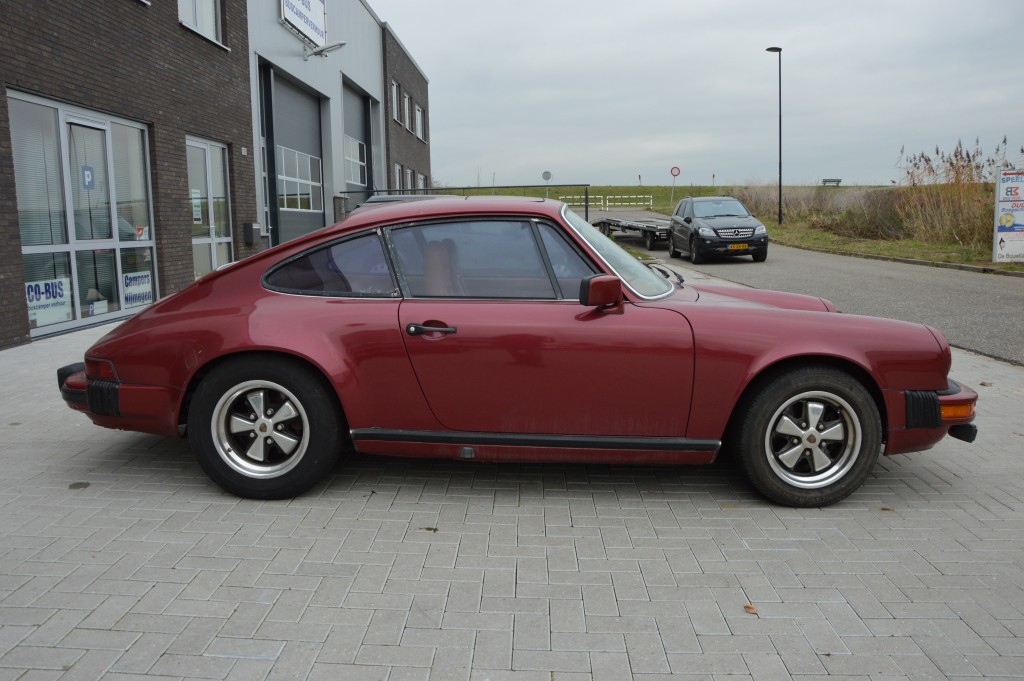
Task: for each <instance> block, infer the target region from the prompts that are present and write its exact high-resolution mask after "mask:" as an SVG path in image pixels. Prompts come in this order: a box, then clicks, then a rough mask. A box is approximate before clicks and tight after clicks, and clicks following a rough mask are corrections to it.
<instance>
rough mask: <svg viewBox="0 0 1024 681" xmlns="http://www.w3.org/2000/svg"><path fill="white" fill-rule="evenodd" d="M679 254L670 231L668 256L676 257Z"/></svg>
mask: <svg viewBox="0 0 1024 681" xmlns="http://www.w3.org/2000/svg"><path fill="white" fill-rule="evenodd" d="M680 255H681V254H680V253H679V250H678V249H677V248H676V245H675V243H674V242H673V241H672V234H671V233H670V234H669V235H668V257H670V258H678V257H679V256H680Z"/></svg>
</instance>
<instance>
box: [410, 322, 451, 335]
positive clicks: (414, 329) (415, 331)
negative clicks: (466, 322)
mask: <svg viewBox="0 0 1024 681" xmlns="http://www.w3.org/2000/svg"><path fill="white" fill-rule="evenodd" d="M457 331H458V329H456V328H455V327H454V326H424V325H423V324H406V326H405V332H406V333H407V334H409V335H410V336H422V335H423V334H425V333H444V334H452V333H456V332H457Z"/></svg>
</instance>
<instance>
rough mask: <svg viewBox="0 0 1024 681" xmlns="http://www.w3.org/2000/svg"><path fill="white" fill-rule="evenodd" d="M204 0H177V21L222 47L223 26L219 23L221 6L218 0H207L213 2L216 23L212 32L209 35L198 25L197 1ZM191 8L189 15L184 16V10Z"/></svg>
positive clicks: (202, 0)
mask: <svg viewBox="0 0 1024 681" xmlns="http://www.w3.org/2000/svg"><path fill="white" fill-rule="evenodd" d="M204 1H206V0H178V21H179V22H181V25H182V26H184V27H186V28H188V29H190V30H192V31H195V32H196V33H198V34H199V35H201V36H203V37H204V38H206V39H207V40H210V41H213V42H215V43H217V44H218V45H220V46H221V47H224V27H223V26H221V23H220V13H221V6H220V0H208V1H209V2H212V3H213V12H214V16H215V17H216V22H215V23H216V25H215V26H214V34H213V35H210V34H209V33H207V32H206V31H205V30H203V28H202V27H200V26H199V22H198V21H197V18H198V17H199V3H200V2H204ZM188 8H191V10H192V13H191V16H188V17H186V16H185V10H186V9H188Z"/></svg>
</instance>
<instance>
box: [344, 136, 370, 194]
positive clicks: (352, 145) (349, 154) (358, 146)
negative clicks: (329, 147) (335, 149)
mask: <svg viewBox="0 0 1024 681" xmlns="http://www.w3.org/2000/svg"><path fill="white" fill-rule="evenodd" d="M360 151H361V152H362V154H361V155H360V153H359V152H360ZM353 152H355V155H353ZM360 156H361V158H360ZM354 173H355V174H354ZM353 177H355V179H353ZM345 182H347V183H349V184H354V185H358V186H360V187H365V186H366V182H367V177H366V143H365V142H363V141H362V140H358V139H356V138H355V137H352V136H350V135H345Z"/></svg>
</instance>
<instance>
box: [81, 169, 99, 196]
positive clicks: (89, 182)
mask: <svg viewBox="0 0 1024 681" xmlns="http://www.w3.org/2000/svg"><path fill="white" fill-rule="evenodd" d="M82 188H83V189H89V190H93V189H95V188H96V179H95V176H94V173H93V170H92V166H82Z"/></svg>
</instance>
